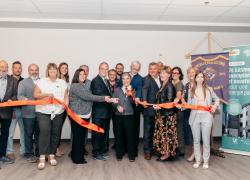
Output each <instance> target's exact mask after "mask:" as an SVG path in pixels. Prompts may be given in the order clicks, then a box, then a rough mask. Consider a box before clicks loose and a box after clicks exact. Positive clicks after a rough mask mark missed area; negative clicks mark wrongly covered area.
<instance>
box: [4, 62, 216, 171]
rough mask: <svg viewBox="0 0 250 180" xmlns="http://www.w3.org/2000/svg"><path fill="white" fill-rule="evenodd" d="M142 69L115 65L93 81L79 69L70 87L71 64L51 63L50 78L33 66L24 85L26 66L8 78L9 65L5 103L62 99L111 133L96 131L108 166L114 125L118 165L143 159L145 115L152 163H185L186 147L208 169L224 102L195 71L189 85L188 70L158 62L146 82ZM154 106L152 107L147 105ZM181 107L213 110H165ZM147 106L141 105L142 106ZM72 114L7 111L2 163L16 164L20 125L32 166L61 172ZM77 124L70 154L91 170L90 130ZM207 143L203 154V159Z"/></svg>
mask: <svg viewBox="0 0 250 180" xmlns="http://www.w3.org/2000/svg"><path fill="white" fill-rule="evenodd" d="M140 69H141V64H140V62H139V61H133V62H132V63H131V65H130V71H129V72H124V65H123V64H122V63H118V64H117V65H116V66H115V68H114V69H110V68H109V65H108V63H106V62H102V63H100V65H99V73H98V75H97V76H96V77H95V78H93V79H92V80H90V79H88V75H89V67H88V66H87V65H82V66H80V67H79V68H78V69H77V70H76V71H75V73H74V76H73V78H72V80H71V81H70V78H69V72H68V64H67V63H65V62H63V63H60V64H59V66H57V65H56V64H55V63H49V64H48V65H47V68H46V74H45V77H44V78H40V76H39V66H38V65H36V64H30V65H29V66H28V74H29V77H28V78H22V76H21V74H22V64H21V62H19V61H16V62H14V63H13V64H12V75H8V63H7V62H6V61H4V60H0V87H1V88H0V102H7V101H15V100H39V99H46V98H50V97H54V98H57V99H59V100H61V101H63V102H64V103H65V104H66V105H68V106H69V108H70V109H72V110H73V111H74V112H75V113H76V114H77V115H78V116H79V117H80V118H82V119H83V120H85V121H90V120H91V121H92V123H94V124H96V125H98V126H99V127H101V128H103V129H104V133H98V132H95V131H92V133H91V135H92V136H91V143H92V158H93V159H94V160H102V161H105V160H107V159H108V158H109V147H110V144H109V129H110V121H111V120H112V124H113V133H114V144H113V146H112V148H113V149H115V152H116V158H117V160H118V161H122V159H123V157H124V156H125V155H126V154H127V155H128V159H129V161H130V162H134V161H135V160H136V157H137V156H138V146H139V137H140V120H141V115H143V119H144V121H143V150H144V158H145V160H150V159H151V157H152V155H156V156H157V157H158V158H157V161H169V160H175V159H176V158H178V157H180V156H184V154H185V152H186V151H185V147H186V146H189V147H190V148H189V149H190V150H189V153H190V154H188V155H187V157H188V158H187V160H188V161H190V162H193V161H195V162H194V164H193V167H194V168H198V167H199V166H200V165H201V163H202V161H203V168H208V167H209V164H208V163H209V157H210V134H211V129H212V123H213V114H212V113H213V112H215V110H216V109H217V107H218V105H219V98H218V97H217V96H216V94H215V93H214V91H213V89H212V88H210V87H208V86H207V84H206V77H205V75H204V74H203V73H202V72H198V71H197V70H196V69H195V68H193V67H190V68H188V70H187V76H188V83H187V84H186V85H184V84H183V82H182V80H183V76H184V75H183V72H182V70H181V68H179V67H174V68H171V67H170V66H166V65H164V64H163V63H162V62H152V63H150V64H149V66H148V75H147V76H146V77H142V76H141V75H140V74H139V73H140ZM140 102H147V103H149V104H152V105H145V104H143V103H140ZM168 102H175V103H177V104H178V103H182V104H183V103H188V104H192V105H202V106H211V112H208V111H202V110H192V109H191V110H190V109H183V108H178V106H177V108H176V107H175V108H168V109H165V108H161V107H160V106H159V104H162V103H168ZM141 104H142V105H141ZM66 117H67V112H66V111H65V109H64V106H62V105H53V104H49V105H36V106H21V107H14V108H12V107H1V108H0V127H1V133H0V161H1V162H2V163H6V164H7V163H14V160H15V155H14V150H13V135H14V131H15V127H16V125H17V123H18V125H19V129H20V144H21V147H20V154H22V155H23V156H24V157H25V158H27V160H28V161H29V162H38V163H37V167H38V169H40V170H42V169H44V168H45V166H46V162H47V161H48V163H49V164H50V165H52V166H56V165H57V158H56V157H60V156H62V155H63V151H62V148H61V147H60V139H61V132H62V127H63V124H64V121H65V119H66ZM69 120H70V124H71V152H70V154H69V156H70V158H71V159H72V162H73V163H75V164H85V163H87V161H86V160H85V156H86V155H88V151H87V150H86V148H85V146H86V143H87V137H88V129H86V128H85V127H82V126H81V125H79V124H78V123H76V122H75V121H74V120H73V119H72V118H71V117H69ZM201 140H202V144H203V146H202V147H203V150H202V152H201Z"/></svg>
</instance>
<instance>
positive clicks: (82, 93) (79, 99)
mask: <svg viewBox="0 0 250 180" xmlns="http://www.w3.org/2000/svg"><path fill="white" fill-rule="evenodd" d="M86 81H87V74H86V72H85V71H84V70H83V69H77V70H76V72H75V74H74V77H73V79H72V83H71V86H70V90H69V107H70V108H71V109H72V110H73V111H74V112H75V113H76V114H78V116H79V117H81V118H82V119H84V120H85V121H89V119H90V118H91V111H92V103H93V101H95V102H104V101H106V102H110V101H111V99H110V97H109V96H96V95H93V94H92V93H91V91H90V90H89V87H88V84H87V83H86ZM69 119H70V122H71V130H72V134H73V139H72V151H71V159H72V161H73V163H75V164H85V163H87V161H86V160H85V158H84V151H85V138H86V132H87V129H86V128H85V127H82V126H80V125H79V124H78V123H76V122H75V121H74V120H73V119H72V118H71V117H69Z"/></svg>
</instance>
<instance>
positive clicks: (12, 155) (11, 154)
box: [6, 153, 16, 161]
mask: <svg viewBox="0 0 250 180" xmlns="http://www.w3.org/2000/svg"><path fill="white" fill-rule="evenodd" d="M6 156H7V157H8V158H9V159H10V160H13V161H14V160H15V159H16V157H15V154H14V153H8V154H7V155H6Z"/></svg>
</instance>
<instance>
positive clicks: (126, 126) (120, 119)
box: [115, 115, 136, 159]
mask: <svg viewBox="0 0 250 180" xmlns="http://www.w3.org/2000/svg"><path fill="white" fill-rule="evenodd" d="M115 119H116V128H115V129H116V149H115V150H116V157H117V158H118V159H121V158H122V157H123V155H124V154H125V151H126V148H127V152H128V157H129V159H135V155H136V138H135V135H136V132H135V131H136V126H135V125H136V123H135V119H134V115H116V116H115Z"/></svg>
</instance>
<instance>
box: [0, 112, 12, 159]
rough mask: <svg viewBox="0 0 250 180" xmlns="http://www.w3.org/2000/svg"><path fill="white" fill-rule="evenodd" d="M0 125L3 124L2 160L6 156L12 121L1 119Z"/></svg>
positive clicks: (0, 135) (0, 134) (0, 142)
mask: <svg viewBox="0 0 250 180" xmlns="http://www.w3.org/2000/svg"><path fill="white" fill-rule="evenodd" d="M0 124H1V133H0V158H1V157H3V156H5V155H6V148H7V143H8V137H9V129H10V124H11V119H2V118H1V117H0Z"/></svg>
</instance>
